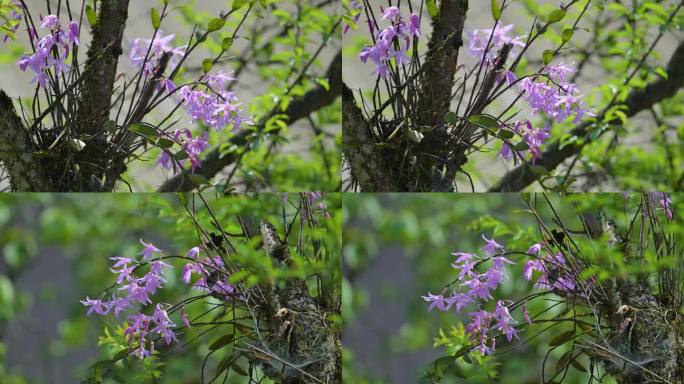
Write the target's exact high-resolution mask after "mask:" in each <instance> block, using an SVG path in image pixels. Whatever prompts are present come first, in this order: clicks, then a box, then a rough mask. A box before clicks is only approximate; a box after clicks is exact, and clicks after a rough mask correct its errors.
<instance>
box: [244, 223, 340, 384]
mask: <svg viewBox="0 0 684 384" xmlns="http://www.w3.org/2000/svg"><path fill="white" fill-rule="evenodd" d="M248 222H249V224H248V225H247V229H248V232H250V233H251V235H255V234H257V233H259V234H260V235H261V239H262V244H263V248H264V250H266V252H268V254H269V255H270V256H271V257H272V258H274V259H275V260H277V261H278V263H279V265H280V266H281V267H282V268H287V267H288V266H289V265H290V259H289V251H288V247H287V244H286V243H285V242H284V241H283V240H281V238H280V236H279V235H278V233H277V232H276V230H275V227H274V226H273V225H272V224H271V223H268V222H262V223H261V225H260V226H259V228H258V229H257V228H256V225H255V220H254V219H253V218H251V219H249V220H248ZM326 283H330V284H333V282H326ZM264 289H265V288H264ZM271 297H272V299H270V301H271V303H269V304H270V305H267V307H270V308H268V309H266V310H264V311H261V313H260V315H261V317H262V320H263V321H264V323H266V324H268V333H269V335H270V336H269V337H268V339H267V340H266V345H265V348H267V350H268V351H269V352H271V353H273V354H275V355H277V356H278V358H274V357H273V356H269V357H265V356H264V354H255V355H254V359H255V361H257V362H258V363H259V364H260V365H261V367H262V369H263V370H264V373H265V374H266V375H267V376H269V377H271V378H272V379H274V380H275V381H276V382H279V383H283V384H310V383H330V384H333V383H341V382H342V365H341V364H342V334H341V330H340V329H337V328H336V327H334V326H333V325H331V324H329V323H328V316H329V315H330V314H332V312H333V311H335V310H334V309H331V308H326V307H325V305H324V303H323V302H322V301H321V300H317V299H315V298H313V297H312V296H311V294H310V293H309V289H308V287H307V285H306V282H305V281H303V280H300V279H295V278H293V279H290V280H288V281H287V283H286V284H285V285H284V287H274V288H271ZM337 314H338V315H339V313H337Z"/></svg>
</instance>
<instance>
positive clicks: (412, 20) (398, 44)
mask: <svg viewBox="0 0 684 384" xmlns="http://www.w3.org/2000/svg"><path fill="white" fill-rule="evenodd" d="M381 10H382V8H381ZM382 20H388V21H389V22H390V24H391V25H390V26H388V27H386V28H384V29H382V30H380V29H379V27H378V25H377V24H375V23H374V22H372V21H369V24H370V25H371V30H372V31H373V30H378V33H377V34H375V45H373V46H365V47H363V49H362V50H361V53H360V54H359V59H361V61H362V62H364V63H365V62H366V61H368V59H370V60H371V61H372V62H373V63H374V64H375V70H373V72H372V74H376V75H378V76H380V78H382V79H386V78H387V76H388V75H389V72H390V68H389V62H390V60H392V59H393V58H394V63H395V64H396V65H397V66H400V65H403V64H407V63H409V62H410V61H411V59H409V57H408V56H407V55H406V52H407V51H408V49H409V47H410V45H411V40H412V37H419V36H420V16H418V15H417V14H416V13H411V15H409V17H408V20H404V18H403V17H402V16H401V14H400V12H399V8H397V7H395V6H392V7H388V8H387V9H385V10H384V11H383V13H382Z"/></svg>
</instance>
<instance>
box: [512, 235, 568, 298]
mask: <svg viewBox="0 0 684 384" xmlns="http://www.w3.org/2000/svg"><path fill="white" fill-rule="evenodd" d="M541 250H542V244H540V243H537V244H534V245H532V246H531V247H530V249H528V250H527V254H529V255H534V256H537V257H538V255H539V253H540V252H541ZM566 265H567V264H566V262H565V257H563V253H562V252H557V253H556V254H555V255H551V254H550V253H547V254H546V255H545V256H544V257H538V258H536V259H532V260H528V261H527V262H525V265H524V266H523V278H524V279H525V280H527V281H531V280H532V276H533V274H534V271H537V272H539V273H540V275H539V277H538V278H537V280H536V281H535V283H534V287H535V288H539V289H544V290H549V289H556V290H558V291H563V292H567V293H574V292H575V286H576V285H577V283H576V282H575V278H574V277H573V276H572V275H570V274H568V273H566V271H567V268H566ZM552 273H553V274H556V275H558V278H557V279H555V281H549V275H550V274H552Z"/></svg>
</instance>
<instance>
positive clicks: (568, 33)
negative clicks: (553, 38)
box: [563, 29, 575, 43]
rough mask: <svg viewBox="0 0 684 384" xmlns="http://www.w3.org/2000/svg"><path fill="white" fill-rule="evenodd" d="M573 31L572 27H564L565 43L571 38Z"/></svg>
mask: <svg viewBox="0 0 684 384" xmlns="http://www.w3.org/2000/svg"><path fill="white" fill-rule="evenodd" d="M574 33H575V31H573V30H572V29H566V30H564V31H563V42H564V43H567V42H568V41H570V39H572V35H573V34H574Z"/></svg>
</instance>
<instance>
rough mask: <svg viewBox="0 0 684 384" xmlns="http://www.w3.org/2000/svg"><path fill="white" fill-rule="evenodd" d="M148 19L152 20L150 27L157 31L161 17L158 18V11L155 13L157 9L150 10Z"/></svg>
mask: <svg viewBox="0 0 684 384" xmlns="http://www.w3.org/2000/svg"><path fill="white" fill-rule="evenodd" d="M150 18H151V19H152V27H154V29H159V27H160V26H161V16H159V11H157V8H152V11H151V13H150Z"/></svg>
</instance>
